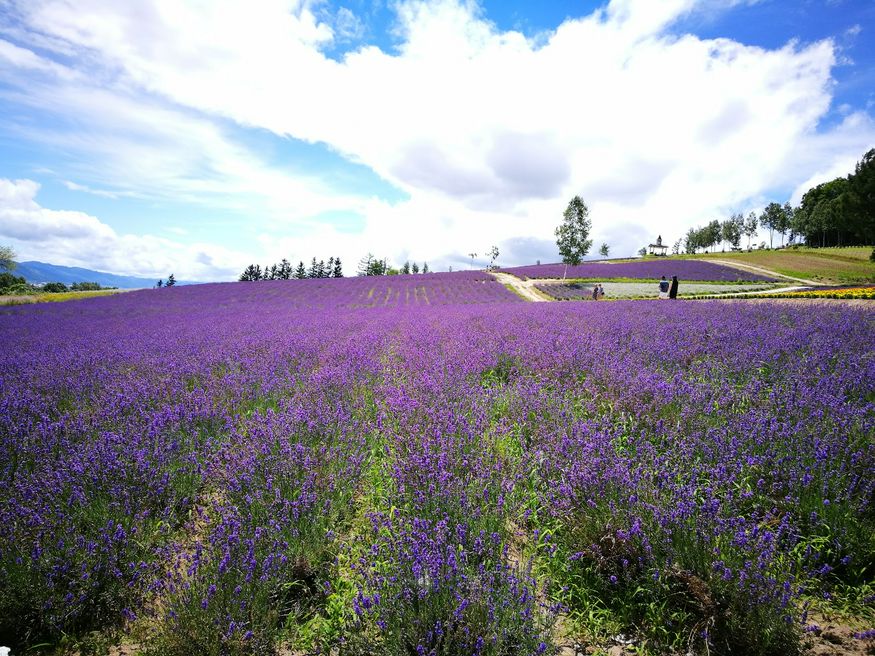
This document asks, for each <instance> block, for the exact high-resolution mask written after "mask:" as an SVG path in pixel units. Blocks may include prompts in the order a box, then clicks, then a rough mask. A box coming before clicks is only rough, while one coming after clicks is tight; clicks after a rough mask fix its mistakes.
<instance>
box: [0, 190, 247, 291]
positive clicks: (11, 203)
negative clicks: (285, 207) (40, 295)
mask: <svg viewBox="0 0 875 656" xmlns="http://www.w3.org/2000/svg"><path fill="white" fill-rule="evenodd" d="M39 189H40V186H39V184H37V183H36V182H34V181H33V180H7V179H3V178H0V235H3V236H4V238H5V239H6V240H7V241H8V242H9V243H10V244H11V245H12V246H13V248H14V249H15V251H16V253H17V254H18V255H19V258H20V259H21V260H23V261H26V260H31V259H35V260H39V261H48V262H52V263H54V264H61V265H68V266H81V267H86V268H92V269H96V270H98V271H110V272H114V273H122V274H130V275H144V276H155V277H156V278H158V277H164V276H166V275H167V274H168V273H170V272H175V274H176V277H177V278H179V279H187V280H209V279H227V278H228V277H229V276H233V275H235V273H236V272H237V271H238V270H239V269H238V266H236V265H239V264H240V263H241V262H244V261H245V255H243V254H241V253H234V252H232V251H229V250H227V249H222V248H219V247H217V246H215V245H211V244H200V243H191V244H182V243H179V242H176V241H172V240H168V239H162V238H159V237H154V236H150V235H133V234H126V235H119V234H117V233H116V231H115V230H113V229H112V228H111V227H110V226H108V225H106V224H105V223H102V222H101V221H100V220H99V219H97V218H95V217H93V216H89V215H88V214H84V213H82V212H69V211H61V210H52V209H48V208H45V207H42V206H41V205H40V204H39V203H38V202H37V200H36V197H37V193H38V192H39ZM180 265H181V266H180Z"/></svg>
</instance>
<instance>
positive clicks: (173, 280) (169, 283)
mask: <svg viewBox="0 0 875 656" xmlns="http://www.w3.org/2000/svg"><path fill="white" fill-rule="evenodd" d="M155 286H156V287H157V288H158V289H161V288H162V287H175V286H176V276H174V275H173V274H172V273H171V274H170V275H169V276H168V278H167V282H164V280H159V281H158V282H157V283H155Z"/></svg>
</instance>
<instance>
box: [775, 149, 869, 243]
mask: <svg viewBox="0 0 875 656" xmlns="http://www.w3.org/2000/svg"><path fill="white" fill-rule="evenodd" d="M792 229H793V233H794V234H795V235H798V236H800V237H801V238H802V239H803V240H804V241H805V244H806V245H808V246H860V245H872V244H875V148H872V149H871V150H869V151H868V152H867V153H866V154H865V155H863V158H862V159H861V160H860V161H859V162H857V165H856V167H855V168H854V172H853V173H851V174H849V175H848V177H846V178H836V179H835V180H832V181H831V182H824V183H823V184H819V185H817V186H816V187H813V188H812V189H809V190H808V191H807V192H805V195H804V196H802V202H801V203H800V205H799V207H798V208H796V210H795V211H794V213H793V225H792Z"/></svg>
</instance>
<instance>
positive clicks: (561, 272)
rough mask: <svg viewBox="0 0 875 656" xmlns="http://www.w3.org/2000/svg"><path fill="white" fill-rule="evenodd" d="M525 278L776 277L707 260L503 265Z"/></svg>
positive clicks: (763, 279)
mask: <svg viewBox="0 0 875 656" xmlns="http://www.w3.org/2000/svg"><path fill="white" fill-rule="evenodd" d="M501 271H503V272H504V273H510V274H513V275H515V276H517V277H519V278H522V279H523V280H526V279H529V278H583V279H592V280H610V279H612V278H631V279H635V280H642V279H650V280H659V278H660V277H661V276H665V277H666V278H667V279H669V280H671V277H672V276H677V277H678V278H679V279H680V280H704V281H709V282H774V281H775V279H774V278H770V277H769V276H765V275H761V274H759V273H753V272H751V271H745V270H742V269H735V268H733V267H729V266H724V265H722V264H714V263H713V262H706V261H704V260H675V259H665V260H641V261H632V262H584V263H583V264H578V265H568V266H566V265H564V264H536V265H530V266H521V267H512V268H508V269H501Z"/></svg>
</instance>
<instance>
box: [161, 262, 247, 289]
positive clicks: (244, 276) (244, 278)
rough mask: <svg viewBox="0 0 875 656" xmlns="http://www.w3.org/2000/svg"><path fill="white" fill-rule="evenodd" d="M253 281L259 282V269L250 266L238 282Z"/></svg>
mask: <svg viewBox="0 0 875 656" xmlns="http://www.w3.org/2000/svg"><path fill="white" fill-rule="evenodd" d="M255 280H261V267H260V266H258V265H257V264H250V265H249V266H248V267H246V268H245V269H244V270H243V273H241V274H240V282H252V281H255ZM159 287H160V285H159Z"/></svg>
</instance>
